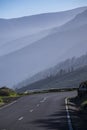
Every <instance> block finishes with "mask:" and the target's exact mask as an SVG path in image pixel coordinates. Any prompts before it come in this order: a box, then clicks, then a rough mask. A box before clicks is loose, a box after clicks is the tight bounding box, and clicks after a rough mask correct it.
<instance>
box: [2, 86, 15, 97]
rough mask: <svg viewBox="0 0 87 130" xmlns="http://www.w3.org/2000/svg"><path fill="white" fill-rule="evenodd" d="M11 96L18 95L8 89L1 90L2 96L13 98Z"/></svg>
mask: <svg viewBox="0 0 87 130" xmlns="http://www.w3.org/2000/svg"><path fill="white" fill-rule="evenodd" d="M11 95H16V92H15V91H13V90H12V89H9V88H7V87H2V88H0V96H11Z"/></svg>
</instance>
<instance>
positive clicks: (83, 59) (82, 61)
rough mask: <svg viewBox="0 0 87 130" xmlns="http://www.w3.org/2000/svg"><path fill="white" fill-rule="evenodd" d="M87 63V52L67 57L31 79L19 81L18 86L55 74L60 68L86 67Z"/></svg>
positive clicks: (67, 69) (65, 69)
mask: <svg viewBox="0 0 87 130" xmlns="http://www.w3.org/2000/svg"><path fill="white" fill-rule="evenodd" d="M85 65H87V54H85V55H82V56H80V57H77V58H76V57H73V58H71V59H67V60H65V61H62V62H60V63H59V64H57V65H56V66H54V67H52V68H49V69H46V70H44V71H42V72H39V73H37V74H36V75H34V76H32V77H31V78H29V79H26V80H24V81H23V82H21V83H19V84H18V85H17V86H15V87H16V88H20V87H22V86H27V85H29V84H31V83H33V82H36V81H38V80H41V79H45V78H47V77H50V76H55V75H56V74H57V73H59V72H60V70H64V71H65V72H68V71H71V70H76V69H78V68H80V67H84V66H85Z"/></svg>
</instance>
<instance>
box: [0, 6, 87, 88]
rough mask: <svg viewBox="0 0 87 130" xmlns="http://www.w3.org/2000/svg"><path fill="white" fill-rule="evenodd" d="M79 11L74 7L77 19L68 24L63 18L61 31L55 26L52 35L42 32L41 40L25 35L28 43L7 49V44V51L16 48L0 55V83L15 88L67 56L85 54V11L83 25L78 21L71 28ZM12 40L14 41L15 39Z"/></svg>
mask: <svg viewBox="0 0 87 130" xmlns="http://www.w3.org/2000/svg"><path fill="white" fill-rule="evenodd" d="M81 9H82V8H81ZM77 10H78V9H75V10H72V11H74V18H72V20H71V19H70V20H69V21H68V22H67V24H65V20H63V22H64V24H65V25H64V24H63V26H61V31H60V28H59V27H57V28H56V29H58V28H59V30H57V31H56V29H55V31H54V29H53V30H51V33H50V34H48V33H47V35H45V36H44V35H43V36H40V37H39V38H38V39H37V38H36V40H35V41H34V42H33V43H32V44H30V43H29V42H28V41H27V40H26V38H25V40H24V42H27V43H26V44H25V43H24V44H23V43H22V44H21V42H18V43H19V44H20V45H23V46H22V48H21V49H17V48H16V49H17V50H15V47H16V46H15V47H14V46H13V47H12V46H10V47H11V48H10V47H9V48H8V45H7V44H6V45H7V48H8V50H11V49H13V48H14V49H13V50H12V52H11V53H8V54H6V55H3V56H0V84H1V86H4V85H6V86H10V87H13V86H14V85H16V84H18V83H19V82H21V81H23V80H25V79H27V78H30V77H32V76H33V75H35V74H36V73H38V72H41V71H43V70H46V69H48V68H50V67H53V66H55V65H56V64H58V63H59V62H61V61H64V60H65V59H68V58H71V57H73V56H76V57H77V56H81V55H83V54H85V53H86V50H87V44H86V42H87V35H86V34H87V24H85V23H84V22H83V20H84V19H83V17H82V13H83V15H85V17H86V16H87V13H85V12H83V11H82V13H81V12H79V13H80V14H79V17H80V24H79V23H78V25H77V24H76V26H75V28H72V26H74V20H75V19H76V20H77V19H78V17H76V15H77V16H78V13H77V12H78V11H77ZM79 10H80V9H79ZM85 10H86V7H85ZM72 11H71V12H72ZM65 12H66V11H65ZM75 12H76V13H75ZM62 13H64V12H62ZM69 14H72V13H69ZM75 14H76V15H75ZM59 16H60V15H59ZM68 16H70V15H68ZM72 16H73V15H72ZM61 17H62V16H61ZM65 17H66V16H65ZM59 18H60V17H59ZM68 18H70V17H68ZM26 19H27V18H26ZM51 19H52V17H51ZM14 20H15V21H17V19H12V20H11V22H13V23H14ZM21 20H22V22H23V20H24V18H23V19H21V18H20V20H19V21H21ZM52 20H53V19H52ZM7 21H8V20H7ZM77 21H78V20H77ZM5 22H6V21H5ZM39 22H41V21H39ZM85 22H86V23H87V19H86V20H85ZM24 23H25V22H24ZM49 23H50V21H49ZM70 23H72V24H70ZM9 24H10V22H9ZM52 24H53V23H52ZM68 24H70V27H69V29H67V30H65V28H66V27H67V25H68ZM24 25H25V24H24ZM20 26H21V25H20ZM20 26H19V28H20ZM26 26H27V24H26ZM2 27H3V26H2ZM12 27H13V26H12ZM41 28H42V27H41ZM15 29H16V28H15ZM46 29H47V28H46ZM51 29H52V28H51ZM9 31H10V28H9ZM12 32H15V31H12ZM26 32H27V31H26ZM48 32H49V31H48ZM22 33H23V32H22ZM2 34H3V33H2ZM6 34H7V33H6ZM8 34H9V33H8ZM19 34H20V33H19ZM28 34H29V33H28ZM9 36H11V35H9ZM14 36H15V35H14ZM17 36H18V35H17ZM7 37H8V35H7ZM3 39H5V36H4V37H3ZM22 41H23V39H22ZM12 43H13V44H15V42H12ZM16 43H17V41H16ZM10 44H11V43H10ZM11 45H12V44H11ZM24 45H25V46H24ZM17 46H18V44H17ZM20 47H21V46H20ZM20 47H19V48H20ZM82 47H83V48H82ZM78 48H79V50H78ZM74 49H75V52H74V51H72V50H74ZM14 50H15V51H14ZM5 52H6V51H5Z"/></svg>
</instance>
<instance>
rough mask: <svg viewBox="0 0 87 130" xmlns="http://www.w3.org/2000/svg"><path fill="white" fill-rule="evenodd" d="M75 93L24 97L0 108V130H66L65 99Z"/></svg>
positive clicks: (67, 127)
mask: <svg viewBox="0 0 87 130" xmlns="http://www.w3.org/2000/svg"><path fill="white" fill-rule="evenodd" d="M75 95H76V92H60V93H47V94H36V95H31V96H25V97H22V98H20V99H18V100H17V101H15V102H13V103H11V104H9V105H8V106H5V107H3V108H0V130H49V129H50V130H68V129H69V126H68V118H67V111H66V105H65V98H66V97H71V96H75Z"/></svg>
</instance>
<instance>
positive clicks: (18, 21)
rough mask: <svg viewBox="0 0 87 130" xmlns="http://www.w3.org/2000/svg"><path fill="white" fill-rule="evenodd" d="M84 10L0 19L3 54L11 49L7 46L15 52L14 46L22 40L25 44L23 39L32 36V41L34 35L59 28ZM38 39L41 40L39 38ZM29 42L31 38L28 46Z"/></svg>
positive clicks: (0, 41) (0, 39)
mask: <svg viewBox="0 0 87 130" xmlns="http://www.w3.org/2000/svg"><path fill="white" fill-rule="evenodd" d="M85 9H87V7H81V8H77V9H73V10H69V11H63V12H56V13H47V14H39V15H33V16H26V17H21V18H14V19H0V47H1V49H2V50H3V53H4V52H5V50H7V49H8V48H10V49H8V50H11V49H12V48H11V47H9V46H12V45H13V48H14V50H16V48H17V47H16V48H15V47H14V46H15V45H14V44H18V43H21V42H22V43H23V44H25V42H26V40H23V41H25V42H23V41H22V39H23V38H24V37H26V36H27V37H31V36H32V37H33V39H34V38H35V37H36V36H35V34H36V35H37V33H39V32H41V31H42V32H41V33H43V30H49V29H52V28H54V27H56V26H57V27H59V26H60V25H63V24H65V23H66V22H67V21H69V20H71V19H73V18H74V17H75V16H76V15H77V14H78V13H81V12H83V11H84V10H85ZM45 32H46V31H45ZM33 35H34V36H33ZM38 35H39V34H38ZM17 39H18V40H17ZM19 39H20V41H19ZM39 39H41V37H40V38H39ZM30 40H31V38H29V39H28V43H29V44H30V43H31V42H30ZM11 43H12V45H11ZM23 44H22V45H23ZM16 46H17V45H16ZM18 46H19V44H18ZM21 48H22V47H21V46H20V48H18V49H21ZM0 51H1V50H0ZM7 52H8V51H7ZM11 52H12V50H11ZM5 54H6V53H5Z"/></svg>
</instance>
